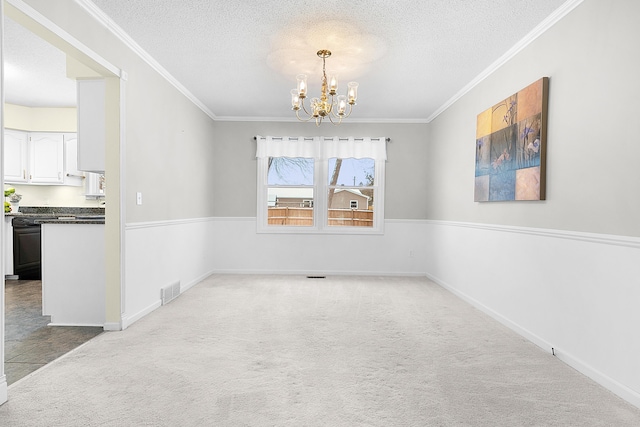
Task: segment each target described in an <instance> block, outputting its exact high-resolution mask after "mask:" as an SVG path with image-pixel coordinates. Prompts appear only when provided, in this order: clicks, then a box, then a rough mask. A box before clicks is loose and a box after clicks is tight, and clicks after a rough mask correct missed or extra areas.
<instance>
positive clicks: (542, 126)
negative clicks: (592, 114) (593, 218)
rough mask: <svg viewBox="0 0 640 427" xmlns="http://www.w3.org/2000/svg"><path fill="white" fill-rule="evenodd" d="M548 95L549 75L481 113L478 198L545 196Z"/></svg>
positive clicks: (478, 133)
mask: <svg viewBox="0 0 640 427" xmlns="http://www.w3.org/2000/svg"><path fill="white" fill-rule="evenodd" d="M548 97H549V78H548V77H543V78H541V79H540V80H538V81H536V82H535V83H532V84H531V85H529V86H527V87H526V88H524V89H522V90H521V91H519V92H517V93H515V94H513V95H511V96H510V97H508V98H507V99H505V100H503V101H501V102H499V103H497V104H495V105H494V106H493V107H491V108H489V109H487V110H485V111H483V112H482V113H480V114H478V122H477V127H476V174H475V180H476V182H475V192H474V200H475V201H476V202H493V201H506V200H544V199H545V153H546V148H547V101H548Z"/></svg>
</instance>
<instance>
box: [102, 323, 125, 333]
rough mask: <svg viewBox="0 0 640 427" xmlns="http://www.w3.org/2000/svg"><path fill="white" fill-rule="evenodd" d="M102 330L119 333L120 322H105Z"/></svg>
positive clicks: (120, 328)
mask: <svg viewBox="0 0 640 427" xmlns="http://www.w3.org/2000/svg"><path fill="white" fill-rule="evenodd" d="M103 328H104V330H105V331H121V330H122V323H121V322H105V324H104V326H103Z"/></svg>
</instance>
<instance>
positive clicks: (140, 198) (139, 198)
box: [136, 191, 142, 205]
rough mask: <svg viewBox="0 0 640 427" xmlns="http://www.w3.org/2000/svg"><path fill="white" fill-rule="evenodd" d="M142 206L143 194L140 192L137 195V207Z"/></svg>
mask: <svg viewBox="0 0 640 427" xmlns="http://www.w3.org/2000/svg"><path fill="white" fill-rule="evenodd" d="M141 204H142V193H141V192H139V191H138V192H137V193H136V205H141Z"/></svg>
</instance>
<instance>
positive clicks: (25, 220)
mask: <svg viewBox="0 0 640 427" xmlns="http://www.w3.org/2000/svg"><path fill="white" fill-rule="evenodd" d="M38 219H43V218H42V217H15V218H13V220H12V222H11V225H12V226H13V274H15V275H16V276H18V278H19V279H21V280H22V279H26V280H29V279H30V280H40V279H41V278H42V270H41V267H40V259H41V256H42V247H41V237H40V224H37V223H36V222H35V221H36V220H38Z"/></svg>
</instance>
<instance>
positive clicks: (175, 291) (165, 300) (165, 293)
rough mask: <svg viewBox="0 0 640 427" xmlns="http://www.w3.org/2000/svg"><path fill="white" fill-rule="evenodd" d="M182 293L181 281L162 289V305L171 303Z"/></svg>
mask: <svg viewBox="0 0 640 427" xmlns="http://www.w3.org/2000/svg"><path fill="white" fill-rule="evenodd" d="M178 295H180V282H176V283H174V284H172V285H169V286H167V287H165V288H162V289H160V298H161V299H162V305H166V304H169V303H170V302H171V301H173V300H174V299H176V298H178Z"/></svg>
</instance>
